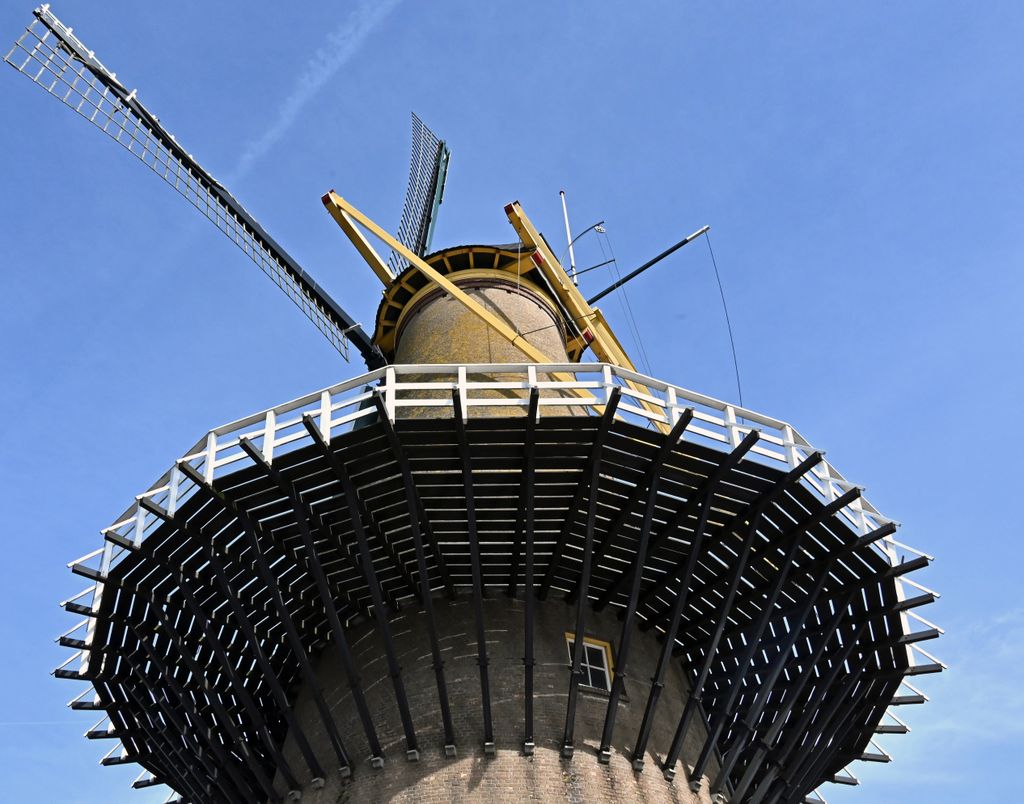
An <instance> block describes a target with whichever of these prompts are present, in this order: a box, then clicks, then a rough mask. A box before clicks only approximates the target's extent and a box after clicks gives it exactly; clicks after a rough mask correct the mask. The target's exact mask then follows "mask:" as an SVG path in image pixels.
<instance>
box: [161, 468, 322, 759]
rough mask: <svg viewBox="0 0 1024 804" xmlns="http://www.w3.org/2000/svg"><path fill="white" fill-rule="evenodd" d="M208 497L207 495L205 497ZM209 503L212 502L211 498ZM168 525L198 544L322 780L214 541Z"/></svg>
mask: <svg viewBox="0 0 1024 804" xmlns="http://www.w3.org/2000/svg"><path fill="white" fill-rule="evenodd" d="M179 467H180V469H181V471H182V472H183V473H184V474H185V475H186V476H187V477H188V478H189V479H190V480H192V482H194V483H196V485H197V486H198V487H199V488H201V489H202V488H205V486H204V485H203V478H202V476H201V475H200V474H199V473H198V472H196V471H195V470H194V469H193V468H192V467H191V466H190V465H189V464H188V463H180V464H179ZM208 496H209V495H208ZM210 499H214V500H215V498H213V497H212V496H210ZM171 521H172V522H173V523H174V525H175V526H176V527H177V528H178V529H179V530H180V531H182V532H183V533H185V534H186V535H188V537H189V539H190V540H191V541H192V542H193V543H195V544H198V545H199V547H200V549H201V550H202V551H203V554H204V556H205V558H206V560H207V562H208V563H209V564H210V568H211V569H212V570H213V578H214V582H215V583H216V584H217V585H218V586H219V587H220V591H221V595H222V596H223V597H224V599H225V600H226V601H227V603H228V606H229V608H230V609H231V613H232V614H233V615H234V618H235V621H236V622H237V623H238V627H239V628H240V629H241V630H242V635H243V636H244V637H245V644H246V645H247V646H248V647H249V650H250V651H251V652H252V655H253V658H255V660H256V663H257V664H258V665H259V667H260V671H261V672H262V673H263V677H264V679H266V681H267V683H268V684H269V685H270V689H271V691H272V692H273V694H274V698H275V700H276V701H277V705H278V707H279V709H280V710H281V715H282V716H283V717H284V719H285V722H286V723H287V724H288V730H289V734H292V735H294V736H295V744H296V745H297V746H298V748H299V751H300V753H301V754H302V757H303V759H304V760H305V761H306V765H307V767H308V768H309V770H310V773H312V774H313V775H314V777H317V778H324V770H323V766H322V765H321V764H320V761H319V760H318V759H317V757H316V754H315V753H313V749H312V746H310V744H309V739H308V737H307V736H306V733H305V731H304V730H303V729H302V727H301V725H300V724H299V722H298V718H296V717H295V713H294V711H293V709H292V705H291V701H289V699H288V695H287V693H286V692H285V690H284V687H283V686H282V685H281V682H280V680H279V679H278V677H277V673H276V671H275V670H274V667H273V665H272V664H271V663H270V660H269V659H268V658H267V655H266V653H265V651H264V650H263V645H262V644H261V642H260V640H259V637H258V636H257V635H256V629H255V628H254V627H253V624H252V621H251V620H250V618H249V615H248V614H247V613H246V611H245V610H244V609H243V608H242V604H241V602H240V600H241V599H240V597H239V595H238V594H237V593H236V591H235V589H234V584H232V583H231V582H230V581H229V580H228V578H229V575H228V572H227V569H226V567H225V566H224V562H223V561H222V560H221V557H220V555H219V553H218V552H217V550H216V549H215V548H214V544H213V540H212V539H210V538H207V536H206V534H204V533H203V532H202V530H201V529H197V528H194V527H192V525H190V524H189V523H188V522H187V521H186V520H185V519H184V517H182V516H181V515H180V513H178V512H175V514H174V516H173V517H172V519H171Z"/></svg>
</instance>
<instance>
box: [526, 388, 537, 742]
mask: <svg viewBox="0 0 1024 804" xmlns="http://www.w3.org/2000/svg"><path fill="white" fill-rule="evenodd" d="M539 410H540V390H539V389H538V388H533V389H531V390H530V404H529V407H528V408H527V411H526V432H525V434H524V436H523V482H522V486H523V492H524V493H523V500H524V502H525V506H526V510H525V516H524V517H523V518H524V520H525V521H524V524H523V527H524V530H525V536H526V566H525V567H524V573H525V574H524V577H523V600H524V605H523V609H524V612H523V616H524V619H525V623H524V638H523V641H524V645H523V693H524V694H523V722H524V727H523V751H524V752H525V753H532V752H533V747H534V736H533V668H534V665H535V664H536V659H535V658H534V645H533V642H534V634H533V624H534V616H535V609H536V607H537V599H536V597H535V595H536V589H535V588H534V558H535V556H534V547H535V545H534V535H535V534H534V511H533V495H534V472H535V469H536V454H535V453H536V449H535V447H536V437H537V436H536V430H537V414H538V413H539Z"/></svg>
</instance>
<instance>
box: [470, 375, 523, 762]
mask: <svg viewBox="0 0 1024 804" xmlns="http://www.w3.org/2000/svg"><path fill="white" fill-rule="evenodd" d="M534 393H536V389H535V390H534ZM452 411H453V415H454V421H455V435H456V441H457V442H458V447H459V460H460V462H461V464H462V490H463V492H464V494H465V497H466V540H467V541H468V542H469V562H470V567H471V571H472V574H473V616H474V619H475V622H476V660H477V665H478V666H479V668H480V706H481V709H482V713H483V726H484V753H485V754H486V755H488V756H492V755H493V754H494V725H493V723H492V721H491V681H490V678H489V677H488V659H487V630H486V627H485V625H484V582H483V574H482V573H481V571H480V536H479V534H478V533H477V529H476V502H475V499H474V495H473V462H472V459H471V458H470V455H469V438H468V437H467V435H466V423H465V421H463V408H462V399H461V398H460V396H459V390H458V389H457V388H455V389H453V390H452Z"/></svg>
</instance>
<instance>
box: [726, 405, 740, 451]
mask: <svg viewBox="0 0 1024 804" xmlns="http://www.w3.org/2000/svg"><path fill="white" fill-rule="evenodd" d="M725 427H726V431H727V433H726V434H727V435H728V437H729V446H730V447H731V448H732V449H736V447H738V446H739V444H740V441H741V440H742V439H741V438H740V433H739V428H738V427H737V425H736V408H734V407H733V406H732V405H726V406H725Z"/></svg>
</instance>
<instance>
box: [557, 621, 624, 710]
mask: <svg viewBox="0 0 1024 804" xmlns="http://www.w3.org/2000/svg"><path fill="white" fill-rule="evenodd" d="M575 641H576V634H575V633H574V632H572V631H566V632H565V647H566V650H567V651H568V654H569V666H570V667H571V666H572V651H573V643H574V642H575ZM588 647H591V648H597V649H598V650H600V651H601V656H602V657H603V658H604V666H603V667H601V668H600V669H601V670H603V671H604V674H605V677H606V678H607V679H608V686H607V687H595V686H593V685H592V684H590V683H587V682H589V681H590V680H591V673H590V668H594V669H598V667H597V666H596V665H594V664H593V663H591V662H590V661H589V659H588V657H587V650H586V649H587V648H588ZM583 648H584V649H583V657H582V661H581V664H580V669H581V670H582V671H583V678H582V679H580V686H581V687H583V688H584V689H586V690H592V691H594V692H600V693H603V694H605V695H607V694H608V693H610V692H611V689H612V684H613V683H614V682H615V653H614V651H613V650H612V643H611V642H608V641H607V640H604V639H598V638H597V637H590V636H586V635H584V637H583Z"/></svg>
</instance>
